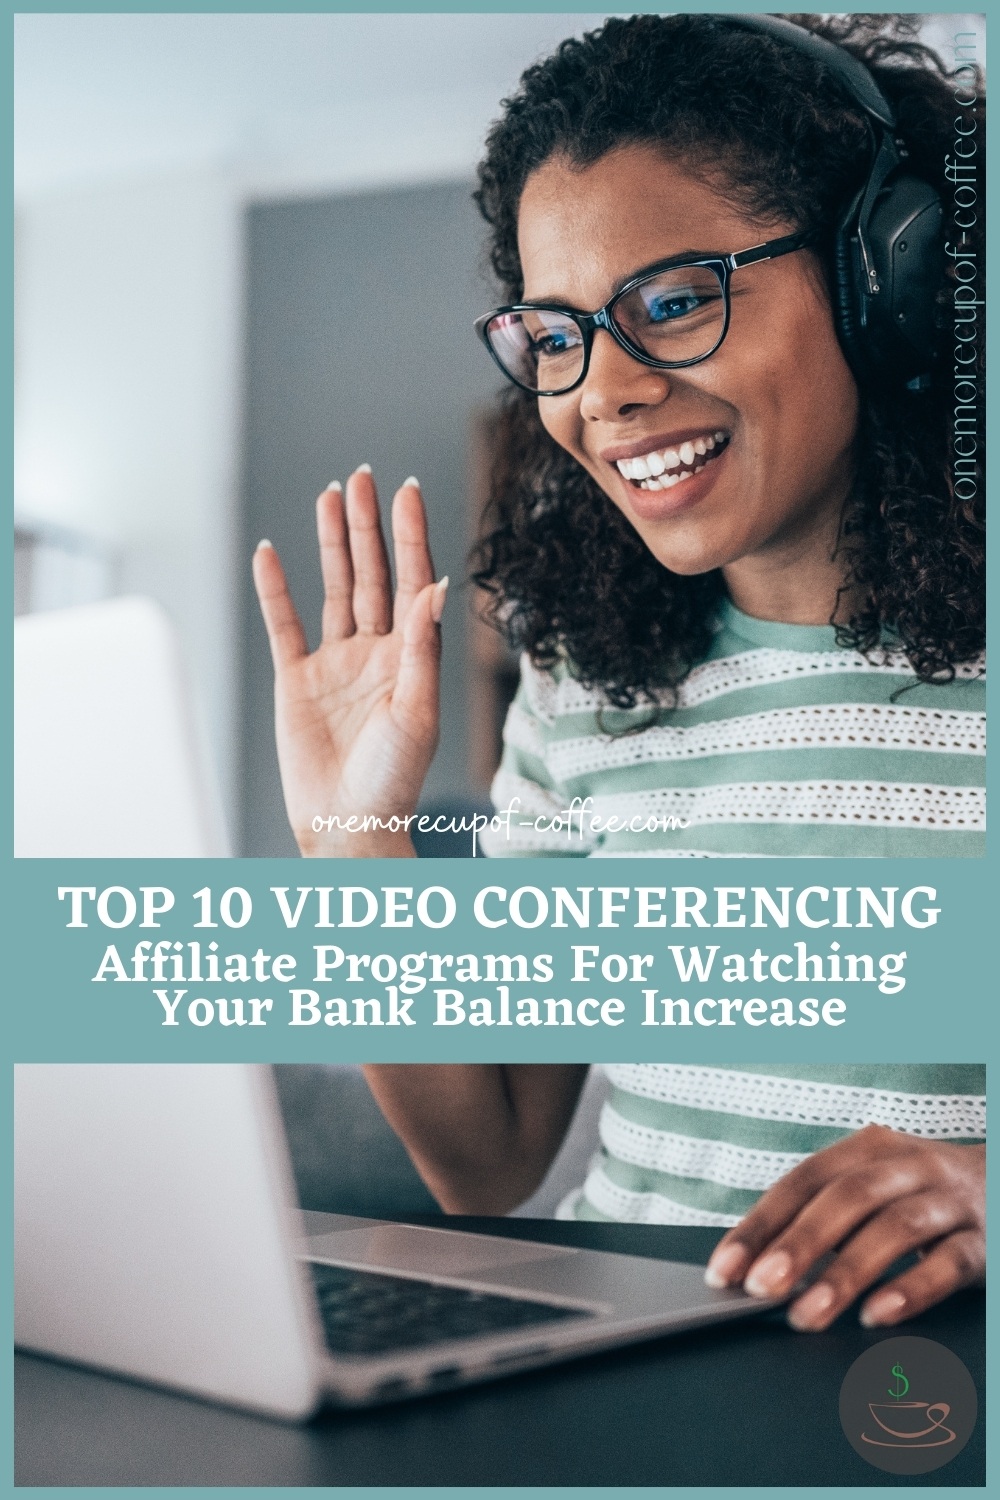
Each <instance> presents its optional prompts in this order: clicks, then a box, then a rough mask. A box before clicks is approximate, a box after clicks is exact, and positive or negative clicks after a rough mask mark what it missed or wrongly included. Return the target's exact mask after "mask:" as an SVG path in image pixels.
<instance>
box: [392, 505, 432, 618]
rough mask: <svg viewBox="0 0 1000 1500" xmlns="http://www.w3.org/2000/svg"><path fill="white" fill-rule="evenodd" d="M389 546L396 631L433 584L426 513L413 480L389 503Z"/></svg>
mask: <svg viewBox="0 0 1000 1500" xmlns="http://www.w3.org/2000/svg"><path fill="white" fill-rule="evenodd" d="M392 545H393V551H394V553H395V559H396V600H395V605H394V607H393V626H394V628H397V629H398V628H399V626H401V625H402V623H403V621H404V620H405V619H406V616H407V614H408V613H409V609H410V605H411V604H412V603H413V601H414V599H415V598H416V597H417V595H418V594H419V593H420V590H421V589H424V588H426V587H427V585H428V584H429V583H433V582H434V564H433V563H432V561H431V553H430V547H429V546H428V542H427V512H426V511H425V509H424V502H423V498H422V496H421V493H420V484H419V482H418V481H417V480H416V479H412V478H411V479H406V480H404V481H403V483H402V484H401V485H400V487H399V489H398V490H397V491H396V495H395V498H394V499H393V502H392Z"/></svg>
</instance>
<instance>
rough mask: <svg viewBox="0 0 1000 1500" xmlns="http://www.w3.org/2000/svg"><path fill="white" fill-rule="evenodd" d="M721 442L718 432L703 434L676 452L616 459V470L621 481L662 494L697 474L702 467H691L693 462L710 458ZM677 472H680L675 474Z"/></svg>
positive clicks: (676, 449) (722, 432)
mask: <svg viewBox="0 0 1000 1500" xmlns="http://www.w3.org/2000/svg"><path fill="white" fill-rule="evenodd" d="M725 441H726V434H725V432H724V431H723V430H722V429H720V430H719V431H718V432H715V433H705V435H704V436H703V437H696V438H691V439H689V440H688V441H687V442H685V443H681V445H680V447H679V448H664V449H663V450H662V451H660V452H652V453H645V454H643V455H642V456H641V457H640V458H619V459H618V460H616V466H617V468H618V471H619V473H620V474H622V475H623V477H624V478H625V479H630V480H632V482H633V483H635V484H638V485H639V486H640V488H642V489H644V490H666V489H670V488H671V486H672V485H675V484H679V483H680V481H681V480H682V479H690V477H691V475H692V473H694V474H697V473H698V472H699V471H700V470H701V469H703V468H704V467H705V465H704V463H699V464H695V459H696V458H701V459H704V458H705V455H706V454H708V455H709V456H713V455H714V453H715V449H716V447H717V446H718V445H719V444H721V443H725ZM678 469H679V470H680V472H676V471H677V470H678Z"/></svg>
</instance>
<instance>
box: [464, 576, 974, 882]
mask: <svg viewBox="0 0 1000 1500" xmlns="http://www.w3.org/2000/svg"><path fill="white" fill-rule="evenodd" d="M900 689H905V691H904V692H902V694H901V695H900ZM985 697H986V680H985V662H984V660H983V659H980V660H979V661H977V662H972V663H968V664H965V665H962V666H959V667H958V668H957V671H956V676H955V679H954V681H952V682H948V683H941V684H934V685H927V684H923V683H917V681H916V678H915V675H914V673H913V670H912V668H911V667H910V665H909V663H908V662H907V660H906V657H905V656H904V655H903V654H902V652H899V651H887V652H879V653H876V654H875V655H874V656H873V659H872V660H869V659H868V658H867V657H865V656H862V655H861V654H860V653H858V652H856V651H851V650H846V649H844V648H843V647H841V646H838V645H837V643H836V639H835V631H834V629H833V627H832V626H827V625H815V626H814V625H785V624H775V623H772V622H770V621H765V620H755V619H753V618H751V616H749V615H745V614H743V613H742V612H741V611H740V610H738V609H736V608H735V607H734V606H733V605H732V604H730V603H728V602H726V603H724V604H723V606H722V608H721V612H720V628H719V630H718V632H717V634H716V635H715V637H714V640H713V644H712V649H711V650H710V652H709V653H708V656H707V657H706V659H705V660H704V661H703V662H701V663H700V664H699V665H698V666H697V667H695V668H694V670H693V671H692V672H691V673H690V674H689V675H688V677H687V678H686V679H685V680H684V682H683V683H682V684H681V686H680V688H679V689H678V691H677V695H676V702H675V703H672V704H670V705H669V706H668V699H667V697H666V695H665V696H664V698H663V702H662V703H661V704H660V705H653V706H651V705H649V704H647V705H645V706H640V707H637V708H635V709H629V710H621V709H612V708H608V707H607V705H606V704H605V703H604V701H603V699H602V696H601V694H600V693H599V692H598V691H594V690H591V689H588V688H585V687H583V686H582V685H581V683H580V682H579V681H578V680H577V679H576V678H575V677H574V676H573V674H572V672H571V671H570V670H569V668H568V666H567V665H565V664H560V665H558V666H557V667H555V668H554V669H553V670H552V671H551V672H548V671H540V670H538V669H536V668H535V667H533V666H532V665H531V663H530V661H528V659H527V658H525V659H524V662H523V664H522V671H521V685H520V688H519V690H518V693H517V697H516V698H515V700H514V703H513V705H512V707H511V710H510V713H509V715H508V718H507V723H506V726H505V729H504V755H503V760H502V762H501V766H500V770H499V771H498V772H497V776H496V779H495V781H494V784H493V800H494V803H495V804H496V807H497V809H498V813H499V815H500V816H499V819H498V820H494V822H495V824H498V826H495V827H494V829H493V831H492V832H489V833H487V834H486V835H484V837H483V846H484V848H485V850H486V852H487V853H488V854H491V855H493V856H498V855H516V854H519V855H524V854H532V855H553V856H557V855H602V856H621V855H626V856H628V855H632V856H647V857H648V856H675V857H676V856H688V857H691V856H716V857H720V856H722V857H724V856H730V857H732V856H746V855H765V856H795V855H799V856H804V855H832V856H842V855H855V856H856V855H866V856H876V855H883V856H897V855H981V854H983V853H984V852H985V791H984V786H985V706H986V704H985ZM623 731H631V732H623ZM507 809H510V810H511V811H510V814H509V816H508V815H507ZM595 819H596V820H598V821H596V822H595Z"/></svg>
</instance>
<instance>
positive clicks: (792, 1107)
mask: <svg viewBox="0 0 1000 1500" xmlns="http://www.w3.org/2000/svg"><path fill="white" fill-rule="evenodd" d="M604 1071H605V1073H606V1074H607V1076H608V1079H609V1081H610V1083H611V1095H610V1098H609V1100H608V1102H607V1103H606V1104H605V1106H604V1109H603V1111H602V1114H601V1124H600V1134H601V1151H600V1154H599V1155H598V1156H597V1157H596V1158H595V1160H594V1163H593V1165H592V1168H591V1170H590V1173H589V1175H588V1177H587V1181H586V1182H585V1184H584V1185H583V1187H582V1188H581V1189H578V1190H577V1191H576V1192H575V1193H573V1194H571V1195H570V1197H569V1198H568V1199H567V1200H566V1201H565V1202H564V1204H563V1205H562V1208H561V1209H560V1215H561V1216H562V1217H568V1218H582V1219H622V1220H626V1221H628V1222H630V1223H638V1224H693V1225H711V1226H713V1227H716V1228H725V1227H728V1226H730V1225H732V1224H737V1223H738V1222H739V1220H740V1219H741V1218H742V1217H743V1215H744V1214H745V1213H746V1212H747V1211H748V1209H750V1208H751V1207H752V1206H753V1204H754V1203H755V1202H756V1201H757V1198H758V1197H759V1196H760V1194H761V1193H763V1192H766V1190H767V1189H768V1188H769V1187H770V1186H771V1185H772V1184H773V1183H775V1182H777V1181H778V1179H779V1178H780V1177H783V1176H784V1175H785V1173H786V1172H789V1171H791V1169H792V1168H793V1167H795V1166H797V1165H798V1163H799V1162H801V1161H804V1160H805V1158H806V1157H807V1156H809V1155H811V1154H812V1153H813V1152H814V1151H821V1150H822V1149H823V1148H824V1147H825V1146H830V1145H832V1144H833V1143H834V1142H835V1141H838V1140H841V1139H842V1138H843V1137H844V1136H846V1135H849V1134H851V1132H853V1131H855V1130H861V1129H863V1127H864V1126H865V1125H870V1124H879V1125H887V1126H889V1127H890V1128H891V1129H893V1130H899V1131H902V1132H904V1133H905V1134H907V1135H914V1136H918V1137H920V1138H921V1139H925V1140H936V1141H952V1142H957V1143H963V1144H973V1143H975V1142H979V1141H983V1140H985V1138H986V1097H985V1090H986V1070H985V1068H982V1067H979V1066H975V1065H956V1064H911V1063H905V1064H891V1065H890V1064H881V1063H852V1064H847V1063H844V1064H831V1065H828V1066H827V1065H822V1064H820V1065H818V1066H814V1067H808V1066H806V1065H800V1064H791V1065H780V1064H775V1065H762V1066H759V1067H757V1066H740V1067H731V1066H721V1067H699V1066H692V1065H687V1064H669V1063H664V1064H623V1063H617V1064H610V1065H608V1066H607V1067H606V1068H605V1069H604Z"/></svg>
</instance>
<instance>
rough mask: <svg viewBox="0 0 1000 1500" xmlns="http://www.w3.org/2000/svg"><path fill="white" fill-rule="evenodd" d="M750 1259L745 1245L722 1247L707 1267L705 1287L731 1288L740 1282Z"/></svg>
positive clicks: (714, 1254)
mask: <svg viewBox="0 0 1000 1500" xmlns="http://www.w3.org/2000/svg"><path fill="white" fill-rule="evenodd" d="M748 1258H749V1257H748V1254H747V1248H746V1246H745V1245H740V1244H735V1243H734V1244H732V1245H720V1246H719V1248H718V1249H717V1250H716V1251H715V1252H714V1253H713V1255H712V1258H711V1260H710V1261H709V1262H708V1265H707V1266H706V1267H705V1285H706V1286H713V1287H716V1288H718V1287H724V1286H731V1285H732V1283H733V1282H734V1281H738V1280H739V1278H740V1275H741V1274H742V1271H743V1268H744V1266H745V1265H746V1263H747V1260H748Z"/></svg>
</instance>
